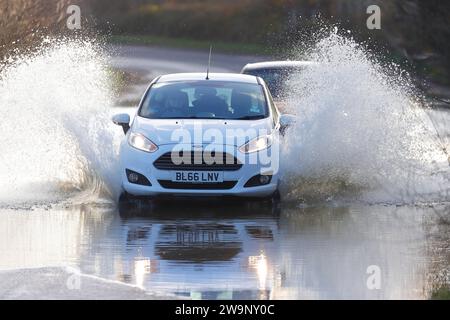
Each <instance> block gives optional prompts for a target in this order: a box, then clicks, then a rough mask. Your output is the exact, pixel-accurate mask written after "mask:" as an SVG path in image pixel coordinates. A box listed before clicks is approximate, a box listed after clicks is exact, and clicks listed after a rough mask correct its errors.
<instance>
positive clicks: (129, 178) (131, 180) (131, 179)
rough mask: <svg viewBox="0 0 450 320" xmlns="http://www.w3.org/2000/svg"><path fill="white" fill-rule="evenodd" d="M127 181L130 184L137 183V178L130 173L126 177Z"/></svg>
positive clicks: (134, 174)
mask: <svg viewBox="0 0 450 320" xmlns="http://www.w3.org/2000/svg"><path fill="white" fill-rule="evenodd" d="M128 181H130V182H131V183H136V182H138V181H139V176H138V175H137V174H136V173H134V172H132V173H130V174H129V175H128Z"/></svg>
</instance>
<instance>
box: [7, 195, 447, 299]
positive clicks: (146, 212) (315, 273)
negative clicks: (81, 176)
mask: <svg viewBox="0 0 450 320" xmlns="http://www.w3.org/2000/svg"><path fill="white" fill-rule="evenodd" d="M449 209H450V208H449V207H448V206H447V207H445V206H438V207H435V208H431V207H395V206H393V207H389V206H350V207H332V206H331V207H326V206H315V207H304V208H302V207H295V206H293V207H290V206H289V205H281V207H278V206H277V207H274V206H271V205H261V204H257V203H243V202H238V203H229V202H227V203H225V202H220V201H218V202H215V203H214V205H211V202H206V203H205V202H184V203H176V202H172V203H167V202H156V203H150V202H149V203H146V204H144V203H141V204H139V205H136V206H132V205H131V206H129V207H127V208H121V210H120V212H119V211H118V210H116V209H111V208H95V207H91V208H89V207H84V208H83V207H80V208H70V209H68V208H66V209H64V208H61V209H53V210H50V211H49V210H44V209H36V210H33V211H29V212H20V211H17V210H6V211H5V210H3V211H2V212H1V213H0V215H1V223H0V252H1V256H0V263H1V268H2V269H9V270H11V269H23V268H27V269H29V270H28V271H24V274H25V275H27V272H28V273H30V274H32V273H33V272H35V271H33V270H38V269H36V268H48V267H57V266H65V267H67V266H69V267H72V268H75V269H77V270H79V271H80V272H81V273H82V274H88V275H94V276H96V277H99V278H102V279H107V280H114V281H119V282H123V283H126V284H129V285H133V286H136V287H138V288H141V289H143V290H144V291H149V292H156V293H158V294H161V295H164V294H175V295H177V296H181V297H184V298H192V299H344V298H355V299H381V298H382V299H404V298H407V299H424V298H429V297H430V294H431V291H432V290H433V286H434V285H437V284H438V283H437V282H438V281H441V282H442V281H443V280H444V279H443V278H442V277H444V276H445V274H446V275H447V277H448V272H449V270H448V267H449V258H450V254H449V244H450V224H449V222H450V221H449V220H448V212H449ZM371 266H372V267H371ZM374 266H375V267H374ZM370 268H379V274H380V284H379V289H376V288H375V289H374V288H372V289H370V288H371V286H370V284H369V285H368V284H367V281H368V279H369V277H370V276H371V274H369V273H368V271H370V270H371V269H370ZM6 274H8V273H6ZM1 277H2V272H1V271H0V279H2V278H1ZM69 277H70V273H68V274H67V276H66V278H63V279H64V280H65V279H69ZM439 277H440V278H439ZM60 285H64V283H62V284H60ZM1 288H2V286H1V284H0V292H2V290H1ZM78 289H79V290H81V291H82V290H83V289H84V287H83V281H81V283H80V286H79V288H78ZM10 291H11V290H10ZM10 293H11V292H10ZM7 294H8V292H4V291H3V292H2V293H1V294H0V296H2V295H3V297H5V295H6V297H8V295H7ZM36 294H37V296H39V294H38V293H36ZM62 294H64V293H62Z"/></svg>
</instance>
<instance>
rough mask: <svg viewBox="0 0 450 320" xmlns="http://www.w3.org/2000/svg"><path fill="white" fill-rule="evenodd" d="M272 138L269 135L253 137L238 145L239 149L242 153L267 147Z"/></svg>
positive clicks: (270, 143)
mask: <svg viewBox="0 0 450 320" xmlns="http://www.w3.org/2000/svg"><path fill="white" fill-rule="evenodd" d="M272 139H273V138H272V136H271V135H266V136H261V137H258V138H255V139H253V140H250V141H249V142H247V143H246V144H244V145H242V146H241V147H239V151H241V152H243V153H252V152H257V151H261V150H264V149H267V148H269V147H270V146H271V145H272Z"/></svg>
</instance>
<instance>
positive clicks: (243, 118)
mask: <svg viewBox="0 0 450 320" xmlns="http://www.w3.org/2000/svg"><path fill="white" fill-rule="evenodd" d="M264 118H265V116H264V115H259V116H245V117H240V118H235V119H233V120H258V119H264Z"/></svg>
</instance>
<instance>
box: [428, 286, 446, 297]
mask: <svg viewBox="0 0 450 320" xmlns="http://www.w3.org/2000/svg"><path fill="white" fill-rule="evenodd" d="M431 299H433V300H450V288H449V287H441V288H439V289H437V290H435V291H433V292H432V294H431Z"/></svg>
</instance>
